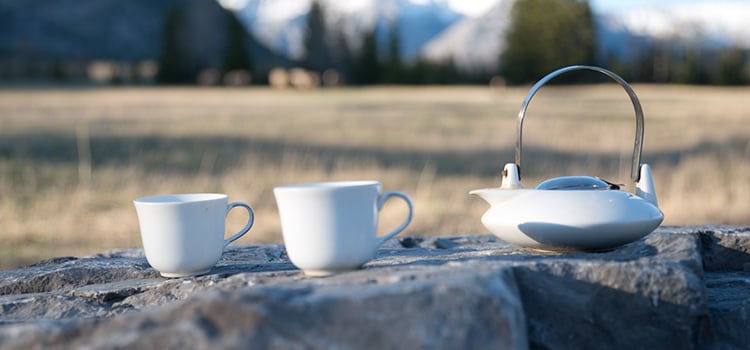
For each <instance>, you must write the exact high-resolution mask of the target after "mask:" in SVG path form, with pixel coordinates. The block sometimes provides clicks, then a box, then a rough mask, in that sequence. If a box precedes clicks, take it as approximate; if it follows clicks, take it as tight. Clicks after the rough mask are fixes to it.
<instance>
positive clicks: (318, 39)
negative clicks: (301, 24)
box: [304, 1, 331, 73]
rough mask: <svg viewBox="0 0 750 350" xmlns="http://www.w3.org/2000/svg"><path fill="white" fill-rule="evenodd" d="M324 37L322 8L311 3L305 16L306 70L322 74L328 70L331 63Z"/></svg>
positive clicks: (315, 3)
mask: <svg viewBox="0 0 750 350" xmlns="http://www.w3.org/2000/svg"><path fill="white" fill-rule="evenodd" d="M326 35H327V33H326V22H325V12H324V10H323V6H322V5H321V4H320V3H319V2H318V1H313V3H312V5H311V7H310V11H309V12H308V14H307V26H306V32H305V39H304V46H305V58H304V63H305V66H306V68H307V69H310V70H313V71H316V72H318V73H323V71H324V70H325V69H327V68H329V66H330V64H331V63H330V55H329V50H328V43H327V40H326Z"/></svg>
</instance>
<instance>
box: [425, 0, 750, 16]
mask: <svg viewBox="0 0 750 350" xmlns="http://www.w3.org/2000/svg"><path fill="white" fill-rule="evenodd" d="M416 1H427V0H416ZM446 1H447V2H448V3H449V4H450V6H451V7H453V8H454V9H456V10H458V11H460V12H463V13H465V14H466V15H469V16H476V15H479V14H481V13H483V11H485V10H487V9H488V8H489V7H490V6H492V5H493V4H495V3H496V2H497V1H498V0H446ZM711 1H712V0H589V4H590V5H591V8H592V10H593V11H594V12H596V13H614V12H620V11H624V10H631V9H636V8H639V7H644V6H661V5H673V4H678V3H682V4H687V3H696V2H711ZM725 1H727V0H725ZM730 1H750V0H730Z"/></svg>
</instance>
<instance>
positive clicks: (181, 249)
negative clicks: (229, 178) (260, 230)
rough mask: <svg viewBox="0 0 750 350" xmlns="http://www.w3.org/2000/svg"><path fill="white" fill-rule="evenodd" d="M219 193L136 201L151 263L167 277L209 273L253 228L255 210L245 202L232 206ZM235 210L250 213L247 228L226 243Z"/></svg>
mask: <svg viewBox="0 0 750 350" xmlns="http://www.w3.org/2000/svg"><path fill="white" fill-rule="evenodd" d="M228 199H229V196H227V195H225V194H216V193H192V194H171V195H163V196H153V197H143V198H138V199H136V200H134V201H133V203H134V204H135V209H136V212H137V214H138V222H139V224H140V229H141V241H142V242H143V250H144V251H145V252H146V260H148V263H149V264H150V265H151V267H153V268H154V269H156V270H157V271H159V273H161V275H162V276H164V277H185V276H196V275H201V274H205V273H207V272H209V271H210V270H211V268H213V267H214V265H216V263H217V262H218V261H219V259H220V258H221V254H222V253H223V252H224V248H225V247H226V246H227V245H229V243H232V242H233V241H235V240H237V239H238V238H240V237H242V236H243V235H244V234H245V233H247V231H249V230H250V227H252V226H253V221H254V219H255V214H254V213H253V208H252V207H250V205H249V204H247V203H245V202H233V203H228ZM234 207H243V208H245V209H246V210H247V213H248V220H247V224H246V225H245V227H243V228H242V230H240V231H239V232H237V233H236V234H234V235H232V236H231V237H229V238H227V239H224V227H225V221H226V217H227V214H229V211H230V210H231V209H232V208H234Z"/></svg>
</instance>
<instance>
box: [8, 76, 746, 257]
mask: <svg viewBox="0 0 750 350" xmlns="http://www.w3.org/2000/svg"><path fill="white" fill-rule="evenodd" d="M635 90H636V92H637V93H638V95H639V97H640V98H641V101H642V104H643V108H644V111H645V116H646V128H645V131H646V135H645V142H644V152H643V162H646V163H649V164H650V165H651V166H652V169H653V171H654V176H655V181H656V186H657V193H658V196H659V201H660V205H661V207H662V210H663V211H664V213H665V216H666V219H665V222H664V223H665V224H667V225H686V224H699V223H723V224H740V225H748V224H750V141H749V140H750V89H748V88H702V87H685V86H652V85H640V86H638V85H637V86H635ZM527 91H528V87H520V88H507V89H495V90H490V89H487V88H483V87H431V88H395V87H394V88H390V87H380V88H367V89H330V90H320V91H275V90H268V89H261V88H257V89H256V88H247V89H224V88H205V89H201V88H185V89H180V88H102V89H75V88H74V89H25V90H23V89H22V90H10V89H5V90H0V237H2V245H1V246H0V268H11V267H15V266H18V265H20V264H26V263H31V262H34V261H37V260H39V259H44V258H48V257H53V256H64V255H84V254H92V253H96V252H100V251H103V250H107V249H111V248H119V247H131V246H140V237H139V233H138V223H137V218H136V215H135V210H134V208H133V205H132V200H133V199H134V198H136V197H140V196H147V195H155V194H165V193H178V192H223V193H227V194H229V195H230V200H243V201H248V202H249V203H250V204H251V205H253V206H254V208H255V210H256V225H255V227H254V228H253V229H252V230H251V231H250V233H249V234H248V235H247V236H246V237H244V238H243V239H241V240H240V242H244V243H253V242H254V243H257V242H279V241H280V240H281V236H280V228H279V223H278V216H277V213H276V203H275V201H274V198H273V193H272V189H273V187H274V186H277V185H281V184H288V183H297V182H309V181H327V180H342V179H378V180H381V181H382V182H383V184H384V186H383V187H384V190H393V189H398V190H402V191H404V192H406V193H407V194H409V195H410V196H412V198H413V199H414V203H415V210H416V212H415V218H414V221H413V223H412V225H411V226H410V227H409V228H408V229H407V231H406V232H405V233H404V234H406V235H453V234H463V233H477V232H479V233H485V232H487V231H486V230H485V229H484V228H483V227H482V226H481V223H480V221H479V219H480V216H481V215H482V213H483V212H484V211H485V209H486V208H487V205H486V204H484V203H483V202H482V201H481V200H480V199H478V198H474V197H471V196H469V195H468V193H467V192H468V191H469V190H471V189H475V188H481V187H490V186H496V185H499V173H500V170H501V169H502V166H503V164H504V163H506V162H512V161H513V147H514V143H515V138H516V135H515V123H516V116H517V113H518V108H519V106H520V104H521V101H522V100H523V97H524V96H525V94H526V92H527ZM633 132H634V118H633V112H632V107H631V105H630V103H629V100H628V99H627V96H626V94H625V92H624V91H623V90H621V89H620V88H619V87H617V86H616V85H614V84H605V85H588V86H576V87H562V86H552V87H545V88H544V89H542V91H541V92H540V93H539V94H538V95H537V96H536V97H535V98H534V101H533V102H532V104H531V108H530V109H529V111H528V114H527V119H526V123H525V125H524V159H523V163H522V165H523V170H524V176H525V177H524V179H523V182H524V184H526V185H527V186H530V187H533V186H535V185H536V184H537V183H538V182H539V181H541V180H543V179H545V178H549V177H554V176H562V175H597V176H601V177H603V178H605V179H608V180H610V181H614V182H623V183H624V182H627V180H628V174H629V170H630V169H629V166H630V163H629V162H630V153H631V151H632V142H633ZM403 210H404V207H403V206H402V204H400V203H398V201H394V203H393V204H390V205H387V206H386V208H385V210H384V212H383V214H382V215H381V217H382V220H381V231H386V230H390V228H392V227H393V226H395V225H396V224H397V223H398V222H400V221H401V220H402V218H403ZM229 219H230V221H229V224H228V230H230V231H234V230H236V229H239V227H241V225H242V223H241V222H242V221H244V220H245V217H243V214H242V213H240V212H239V211H238V212H236V213H235V212H232V214H230V218H229Z"/></svg>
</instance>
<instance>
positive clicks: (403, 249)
mask: <svg viewBox="0 0 750 350" xmlns="http://www.w3.org/2000/svg"><path fill="white" fill-rule="evenodd" d="M749 321H750V228H740V227H726V226H706V227H662V228H659V229H658V230H657V231H656V232H654V233H653V234H651V235H649V236H647V237H645V238H644V239H642V240H640V241H637V242H634V243H631V244H629V245H626V246H623V247H620V248H618V249H615V250H612V251H608V252H598V253H586V252H578V253H550V252H538V251H531V250H525V249H520V248H517V247H515V246H512V245H509V244H506V243H504V242H502V241H500V240H498V239H496V238H495V237H494V236H490V235H470V236H454V237H440V238H437V237H402V238H399V239H392V240H390V241H388V242H387V243H386V244H385V245H384V246H383V247H381V249H380V250H379V251H378V254H377V257H376V259H374V260H373V261H371V262H369V263H368V264H366V265H365V267H364V269H361V270H357V271H352V272H347V273H342V274H339V275H335V276H332V277H327V278H309V277H306V276H305V275H303V274H302V273H301V272H300V271H299V270H297V269H296V268H295V267H294V266H293V265H292V264H291V263H290V262H289V260H288V258H287V257H286V254H285V251H284V248H283V246H282V245H245V246H241V245H238V246H230V247H229V248H228V250H227V251H226V252H225V253H224V255H223V257H222V260H221V261H220V262H219V263H218V264H217V266H216V267H215V268H214V269H213V270H212V271H211V272H210V273H209V274H207V275H204V276H199V277H190V278H179V279H165V278H162V277H160V276H159V274H158V273H157V272H155V271H154V270H152V269H151V267H150V266H149V265H148V263H147V262H146V259H145V258H144V256H143V251H142V250H141V249H125V250H117V251H111V252H106V253H103V254H99V255H95V256H90V257H83V258H73V257H61V258H56V259H51V260H47V261H44V262H41V263H38V264H36V265H32V266H29V267H26V268H21V269H17V270H12V271H0V347H2V348H4V349H5V348H8V349H34V348H45V349H46V348H66V349H67V348H97V349H99V348H104V349H106V348H122V347H127V348H133V347H134V348H144V349H157V348H158V349H162V348H248V347H252V348H278V349H295V348H300V349H301V348H305V349H307V348H314V349H317V348H320V349H337V348H344V349H346V348H378V349H380V348H408V349H413V348H430V349H432V348H451V349H453V348H501V349H505V348H509V349H526V348H539V349H585V348H614V349H622V348H625V349H633V348H681V349H691V348H728V349H734V348H736V349H743V348H748V347H750V332H747V325H748V324H749V323H748V322H749Z"/></svg>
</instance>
